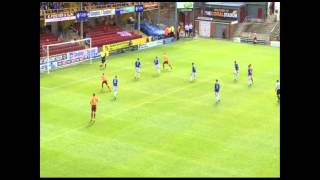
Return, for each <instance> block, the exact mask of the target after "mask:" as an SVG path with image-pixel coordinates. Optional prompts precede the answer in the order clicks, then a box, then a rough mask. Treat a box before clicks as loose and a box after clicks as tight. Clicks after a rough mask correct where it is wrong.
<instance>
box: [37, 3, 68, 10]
mask: <svg viewBox="0 0 320 180" xmlns="http://www.w3.org/2000/svg"><path fill="white" fill-rule="evenodd" d="M63 8H64V4H63V2H40V10H48V9H63Z"/></svg>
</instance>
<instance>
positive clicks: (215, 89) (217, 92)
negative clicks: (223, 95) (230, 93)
mask: <svg viewBox="0 0 320 180" xmlns="http://www.w3.org/2000/svg"><path fill="white" fill-rule="evenodd" d="M214 92H215V96H216V103H218V102H220V84H219V82H218V80H216V83H215V84H214Z"/></svg>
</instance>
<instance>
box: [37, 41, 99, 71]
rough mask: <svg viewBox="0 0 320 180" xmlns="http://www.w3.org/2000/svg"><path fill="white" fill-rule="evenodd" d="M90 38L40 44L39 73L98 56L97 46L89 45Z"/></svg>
mask: <svg viewBox="0 0 320 180" xmlns="http://www.w3.org/2000/svg"><path fill="white" fill-rule="evenodd" d="M91 44H92V43H91V38H85V39H81V40H75V41H74V40H72V41H70V42H63V43H57V44H48V45H42V48H41V52H40V73H41V72H47V73H50V71H52V70H55V69H59V68H63V67H66V66H70V65H75V64H79V63H81V62H84V61H88V60H89V61H90V63H92V59H93V58H95V57H97V56H99V50H98V48H97V47H95V48H92V47H91Z"/></svg>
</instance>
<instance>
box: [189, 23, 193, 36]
mask: <svg viewBox="0 0 320 180" xmlns="http://www.w3.org/2000/svg"><path fill="white" fill-rule="evenodd" d="M190 35H191V37H192V35H193V26H192V24H191V23H190V24H189V36H190Z"/></svg>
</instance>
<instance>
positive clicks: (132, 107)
mask: <svg viewBox="0 0 320 180" xmlns="http://www.w3.org/2000/svg"><path fill="white" fill-rule="evenodd" d="M203 82H205V81H203ZM194 85H197V84H195V83H194V84H188V85H186V86H183V87H181V88H176V89H175V90H173V91H170V92H168V93H165V94H162V95H160V96H158V97H156V98H154V99H152V100H148V101H144V102H141V103H140V104H137V105H134V106H131V107H130V108H127V109H125V110H123V111H120V112H118V113H115V114H113V115H111V116H107V117H108V118H112V117H114V116H117V115H120V114H122V113H124V112H127V111H129V110H132V109H136V108H138V107H140V106H143V105H145V104H148V103H151V102H154V101H156V100H158V99H161V98H162V97H164V96H167V95H169V94H173V93H176V92H178V91H181V90H183V89H186V88H189V87H191V86H194ZM86 124H87V123H86ZM81 128H83V125H81V126H79V127H77V128H74V129H71V130H67V131H65V132H63V133H60V134H58V135H57V136H54V137H52V138H49V139H47V140H42V142H41V143H46V142H49V141H52V140H54V139H57V138H59V137H61V136H65V135H66V134H69V133H71V132H74V131H77V130H79V129H81Z"/></svg>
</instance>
